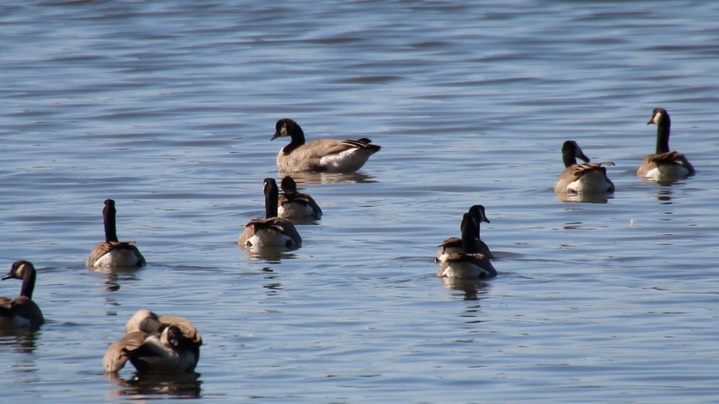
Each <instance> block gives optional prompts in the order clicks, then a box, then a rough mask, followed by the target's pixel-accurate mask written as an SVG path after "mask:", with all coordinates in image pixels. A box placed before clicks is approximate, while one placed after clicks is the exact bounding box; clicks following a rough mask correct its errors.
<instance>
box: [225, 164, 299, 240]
mask: <svg viewBox="0 0 719 404" xmlns="http://www.w3.org/2000/svg"><path fill="white" fill-rule="evenodd" d="M278 192H279V191H278V189H277V182H276V181H275V180H274V179H273V178H265V180H264V193H265V218H264V219H254V220H251V221H250V222H249V223H247V225H245V229H244V230H243V231H242V234H240V237H239V238H238V239H237V243H238V244H239V245H240V246H241V247H244V248H264V247H270V248H273V247H274V248H277V247H286V248H290V249H294V248H299V247H300V246H301V245H302V237H300V234H299V233H298V232H297V229H296V228H295V225H294V224H292V222H290V221H289V220H287V219H282V218H280V217H277V203H278Z"/></svg>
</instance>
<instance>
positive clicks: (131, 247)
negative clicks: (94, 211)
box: [85, 199, 146, 268]
mask: <svg viewBox="0 0 719 404" xmlns="http://www.w3.org/2000/svg"><path fill="white" fill-rule="evenodd" d="M116 214H117V211H116V210H115V201H113V200H112V199H106V200H105V206H104V207H103V208H102V217H103V221H104V223H105V241H104V242H102V243H99V244H98V245H96V246H95V248H93V249H92V251H90V255H89V256H88V257H87V261H86V262H85V265H86V266H88V267H106V268H136V267H142V266H145V264H146V262H145V257H143V256H142V254H141V253H140V250H139V249H138V248H137V245H135V242H134V241H118V240H117V228H116V227H115V216H116Z"/></svg>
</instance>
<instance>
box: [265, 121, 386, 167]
mask: <svg viewBox="0 0 719 404" xmlns="http://www.w3.org/2000/svg"><path fill="white" fill-rule="evenodd" d="M285 136H289V137H291V138H292V140H291V141H290V143H289V144H288V145H287V146H285V147H283V148H282V150H280V151H279V153H278V154H277V169H278V170H279V171H280V172H285V173H294V172H302V171H313V172H331V173H351V172H354V171H357V170H359V169H360V168H361V167H362V166H363V165H364V164H365V163H366V162H367V160H368V159H369V158H370V156H372V155H373V154H375V153H377V152H378V151H379V150H380V149H381V146H378V145H376V144H372V141H371V140H370V139H367V138H361V139H357V140H338V139H317V140H313V141H311V142H305V134H304V132H303V131H302V128H301V127H300V125H298V124H297V122H295V121H293V120H292V119H287V118H285V119H280V120H279V121H277V123H276V124H275V134H274V136H273V137H272V139H271V140H274V139H276V138H278V137H285Z"/></svg>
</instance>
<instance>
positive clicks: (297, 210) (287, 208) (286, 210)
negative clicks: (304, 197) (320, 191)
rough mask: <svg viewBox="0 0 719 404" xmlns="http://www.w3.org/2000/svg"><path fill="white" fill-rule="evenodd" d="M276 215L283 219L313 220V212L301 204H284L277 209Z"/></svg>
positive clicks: (310, 208) (309, 207)
mask: <svg viewBox="0 0 719 404" xmlns="http://www.w3.org/2000/svg"><path fill="white" fill-rule="evenodd" d="M277 215H278V216H279V217H281V218H283V219H306V218H314V217H315V210H314V209H312V207H311V206H308V205H305V204H302V203H293V202H289V203H285V204H284V205H282V206H279V207H278V208H277Z"/></svg>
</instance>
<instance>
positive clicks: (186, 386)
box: [105, 372, 202, 400]
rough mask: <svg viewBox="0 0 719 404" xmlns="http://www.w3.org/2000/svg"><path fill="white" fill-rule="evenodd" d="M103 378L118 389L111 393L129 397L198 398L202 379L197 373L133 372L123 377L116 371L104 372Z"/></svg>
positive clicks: (200, 394)
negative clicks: (130, 375) (131, 374)
mask: <svg viewBox="0 0 719 404" xmlns="http://www.w3.org/2000/svg"><path fill="white" fill-rule="evenodd" d="M105 378H106V379H107V380H109V381H111V382H112V383H113V384H114V385H116V386H119V387H120V389H118V390H114V391H112V392H111V394H113V395H116V396H123V397H128V398H130V399H133V400H136V399H143V398H200V397H202V380H200V374H199V373H194V372H193V373H182V374H145V373H143V374H141V375H140V374H135V375H134V376H133V377H131V378H128V379H125V378H122V377H120V376H119V375H118V374H117V373H105ZM158 396H166V397H158Z"/></svg>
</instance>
